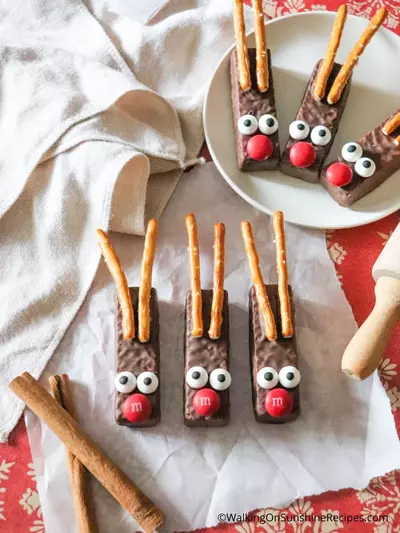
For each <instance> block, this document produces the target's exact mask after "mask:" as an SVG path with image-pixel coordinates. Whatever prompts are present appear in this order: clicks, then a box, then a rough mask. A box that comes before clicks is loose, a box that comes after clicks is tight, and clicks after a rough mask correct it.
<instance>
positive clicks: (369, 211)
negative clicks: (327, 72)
mask: <svg viewBox="0 0 400 533" xmlns="http://www.w3.org/2000/svg"><path fill="white" fill-rule="evenodd" d="M334 18H335V14H334V13H329V12H317V13H301V14H297V15H292V16H288V17H284V18H279V19H275V20H272V21H270V22H268V23H267V41H268V47H269V48H270V49H271V53H272V64H273V72H274V82H275V95H276V101H277V112H278V118H279V132H280V142H281V150H282V149H283V147H284V146H285V143H286V140H287V138H288V127H289V124H290V122H291V121H292V120H294V118H295V116H296V113H297V110H298V107H299V104H300V102H301V99H302V96H303V92H304V90H305V87H306V85H307V83H308V80H309V77H310V74H311V71H312V69H313V67H314V65H315V63H316V62H317V61H318V59H320V58H321V57H323V55H324V53H325V49H326V47H327V43H328V40H329V35H330V32H331V28H332V24H333V21H334ZM367 24H368V22H367V20H365V19H362V18H359V17H354V16H349V17H348V20H347V22H346V26H345V29H344V33H343V37H342V42H341V46H340V49H339V52H338V55H337V61H339V62H343V61H344V60H345V58H346V57H347V54H348V53H349V51H350V50H351V48H352V47H353V45H354V43H355V42H356V40H357V39H358V38H359V36H360V35H361V33H362V31H363V29H364V28H365V26H366V25H367ZM248 42H249V45H250V46H254V36H253V34H250V35H249V36H248ZM230 52H231V50H229V51H228V52H227V54H226V55H225V56H224V57H223V58H222V60H221V62H220V64H219V65H218V67H217V69H216V70H215V73H214V75H213V78H212V80H211V83H210V86H209V89H208V92H207V96H206V101H205V106H204V129H205V134H206V139H207V144H208V147H209V150H210V153H211V155H212V157H213V160H214V162H215V164H216V165H217V167H218V169H219V171H220V172H221V174H222V176H223V177H224V178H225V180H226V181H227V182H228V183H229V184H230V185H231V187H232V188H233V189H234V190H235V191H236V192H237V193H238V194H240V196H242V197H243V198H244V199H245V200H246V201H248V202H249V203H250V204H252V205H253V206H254V207H256V208H258V209H260V210H261V211H264V212H265V213H272V212H274V211H276V210H277V209H280V210H282V211H283V212H284V214H285V218H286V220H288V221H289V222H292V223H294V224H299V225H302V226H308V227H313V228H324V229H333V228H350V227H355V226H361V225H362V224H367V223H368V222H373V221H374V220H379V219H381V218H383V217H385V216H387V215H389V214H390V213H393V212H394V211H396V210H397V209H399V208H400V171H398V172H396V174H394V175H393V176H392V177H391V178H389V179H388V180H387V181H386V182H385V183H384V184H383V185H381V186H380V187H379V188H378V189H376V190H375V191H373V192H372V193H371V194H369V195H367V196H366V197H364V198H362V199H361V200H360V201H359V202H357V203H355V204H354V205H353V206H351V207H350V208H343V207H340V206H339V205H337V204H336V202H334V201H333V200H332V198H331V197H330V196H329V194H328V193H327V192H326V191H325V190H324V189H323V188H322V186H320V185H319V184H311V183H306V182H304V181H302V180H298V179H295V178H291V177H288V176H285V175H284V174H281V173H280V172H279V171H272V172H271V171H270V172H266V171H263V172H240V171H239V170H238V169H237V167H236V154H235V143H234V131H233V120H232V109H231V88H230V79H229V55H230ZM399 57H400V39H399V37H397V36H396V35H395V34H394V33H392V32H390V31H389V30H386V29H382V28H381V29H380V30H379V32H378V33H377V34H376V35H375V37H374V38H373V39H372V41H371V43H370V44H369V46H368V47H367V49H366V50H365V52H364V54H363V56H362V57H361V59H360V62H359V64H358V66H357V67H356V69H355V71H354V76H353V83H352V89H351V91H350V97H349V99H348V102H347V106H346V110H345V112H344V114H343V117H342V121H341V124H340V128H339V131H338V134H337V136H336V140H335V142H334V144H333V147H332V150H331V153H330V155H329V157H328V159H327V161H330V160H332V159H334V158H336V157H337V155H338V154H339V153H340V150H341V147H342V146H343V144H344V143H346V142H348V141H356V140H357V139H359V138H360V137H361V136H362V135H363V134H364V133H365V132H367V131H368V130H370V129H372V128H374V127H375V126H376V125H377V124H379V122H381V121H382V120H384V119H385V118H386V117H387V116H388V115H390V114H391V113H393V112H394V111H395V110H396V109H397V108H399V107H400V85H399V80H400V62H399Z"/></svg>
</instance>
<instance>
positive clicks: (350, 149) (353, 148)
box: [347, 144, 357, 154]
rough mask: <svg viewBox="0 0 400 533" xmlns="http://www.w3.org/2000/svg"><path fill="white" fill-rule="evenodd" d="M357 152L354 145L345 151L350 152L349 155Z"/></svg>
mask: <svg viewBox="0 0 400 533" xmlns="http://www.w3.org/2000/svg"><path fill="white" fill-rule="evenodd" d="M356 150H357V146H356V145H355V144H351V145H350V146H349V147H348V148H347V151H348V152H350V153H351V154H352V153H353V152H355V151H356Z"/></svg>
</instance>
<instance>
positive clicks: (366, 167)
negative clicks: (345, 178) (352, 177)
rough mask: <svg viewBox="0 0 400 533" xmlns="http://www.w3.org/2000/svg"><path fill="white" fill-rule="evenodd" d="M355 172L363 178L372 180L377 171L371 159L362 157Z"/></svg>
mask: <svg viewBox="0 0 400 533" xmlns="http://www.w3.org/2000/svg"><path fill="white" fill-rule="evenodd" d="M354 170H355V171H356V172H357V174H358V175H359V176H361V177H362V178H370V177H371V176H372V175H373V174H374V173H375V170H376V165H375V163H374V162H373V161H372V159H370V158H369V157H361V159H359V160H358V161H357V162H356V164H355V165H354Z"/></svg>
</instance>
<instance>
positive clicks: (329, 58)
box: [314, 4, 347, 102]
mask: <svg viewBox="0 0 400 533" xmlns="http://www.w3.org/2000/svg"><path fill="white" fill-rule="evenodd" d="M346 18H347V6H346V4H342V5H341V6H340V7H339V9H338V11H337V15H336V18H335V23H334V24H333V28H332V33H331V38H330V40H329V44H328V50H327V51H326V55H325V57H324V59H323V61H322V63H321V65H320V67H319V70H318V74H317V77H316V79H315V84H314V98H315V100H317V101H318V102H320V101H321V100H322V99H323V97H324V96H325V91H326V85H327V83H328V79H329V76H330V75H331V72H332V68H333V65H334V63H335V57H336V52H337V51H338V48H339V45H340V40H341V38H342V33H343V27H344V24H345V22H346Z"/></svg>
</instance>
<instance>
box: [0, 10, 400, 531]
mask: <svg viewBox="0 0 400 533" xmlns="http://www.w3.org/2000/svg"><path fill="white" fill-rule="evenodd" d="M246 3H250V0H246ZM263 3H264V10H265V13H266V14H267V15H269V16H270V17H277V16H283V15H287V14H290V13H296V12H301V11H307V10H326V9H328V10H331V11H335V10H336V9H337V7H338V6H339V5H340V4H341V3H342V1H338V0H318V3H315V2H314V1H313V0H264V2H263ZM347 3H348V6H349V11H350V13H354V14H356V15H361V16H365V17H370V16H371V15H372V14H373V13H375V11H376V9H377V8H379V7H380V6H381V5H382V4H384V5H385V6H386V7H387V9H388V10H389V12H390V16H389V17H388V20H387V23H386V26H387V27H388V28H389V29H391V30H392V31H394V32H395V33H397V34H399V35H400V2H398V0H348V2H347ZM399 221H400V214H399V213H395V214H393V215H391V216H390V217H387V218H385V219H384V220H381V221H379V222H375V223H373V224H370V225H368V226H363V227H361V228H356V229H349V230H341V231H333V232H330V233H329V232H328V233H327V247H328V251H329V254H330V256H331V258H332V261H334V263H335V267H336V271H337V275H338V277H339V279H340V281H341V283H342V286H343V290H344V292H345V294H346V297H347V298H348V300H349V302H350V305H351V307H352V309H353V312H354V316H355V318H356V320H357V322H358V324H361V323H362V322H363V321H364V320H365V318H366V317H367V316H368V314H369V312H370V310H371V309H372V307H373V303H374V294H373V280H372V276H371V268H372V265H373V263H374V262H375V260H376V258H377V256H378V255H379V253H380V251H381V250H382V248H383V246H384V245H385V243H386V241H387V240H388V238H389V237H390V235H391V233H392V231H393V230H394V228H395V227H396V225H397V224H398V223H399ZM380 376H381V379H382V382H383V386H384V387H385V389H386V391H387V394H388V396H389V398H390V402H391V406H392V411H393V415H394V418H395V422H396V428H397V432H398V434H399V435H400V325H399V326H398V327H397V328H396V330H395V332H394V335H393V337H392V339H391V342H390V344H389V347H388V349H387V352H386V354H385V357H384V360H383V361H382V363H381V365H380ZM382 452H383V453H384V449H383V450H382ZM259 513H260V515H266V517H267V519H268V520H269V522H267V520H265V522H267V523H264V524H263V523H262V521H263V520H259V521H254V522H252V523H251V522H249V521H246V522H241V523H237V524H224V525H222V524H221V525H220V526H218V527H215V528H211V529H208V530H207V531H208V532H210V533H211V532H217V531H218V532H221V533H222V532H224V533H226V532H229V533H265V532H267V533H274V532H281V533H283V532H285V531H293V533H303V532H304V533H307V532H308V531H309V532H310V533H311V532H313V533H334V532H336V531H343V532H344V531H351V532H353V533H358V532H371V533H400V472H399V471H395V472H391V473H388V474H387V475H386V476H384V477H380V478H376V479H373V480H371V482H370V484H369V486H368V487H367V488H366V489H364V490H361V491H355V490H350V489H349V490H342V491H339V492H329V493H325V494H322V495H320V496H313V497H309V498H304V499H301V500H297V501H295V502H294V503H293V504H292V505H291V506H290V507H289V508H287V509H282V510H279V511H276V510H273V509H262V510H260V511H259ZM282 513H286V516H288V517H293V519H295V517H296V516H299V515H308V516H310V517H312V516H313V515H314V516H315V515H317V516H321V517H323V518H322V520H321V521H315V522H314V523H312V522H310V521H303V522H300V521H297V522H295V521H291V522H289V521H287V522H283V521H282V520H281V521H279V520H276V519H275V517H276V516H277V515H279V514H282ZM329 513H332V514H333V515H342V519H345V518H346V515H347V518H348V520H350V519H352V520H353V521H352V522H348V523H347V524H346V523H343V522H335V521H333V520H332V519H330V518H329ZM383 515H386V516H387V517H388V518H387V519H383V520H382V519H381V518H380V517H381V516H383ZM353 517H354V518H353ZM361 520H363V522H362V523H361ZM202 531H203V530H202ZM204 531H205V530H204ZM0 532H4V533H6V532H7V533H25V532H26V533H45V529H44V523H43V519H42V514H41V509H40V501H39V497H38V493H37V490H36V483H35V475H34V470H33V465H32V459H31V454H30V451H29V444H28V437H27V434H26V429H25V426H24V423H23V421H22V420H21V421H20V423H19V424H18V427H17V428H16V430H15V431H14V432H13V433H12V435H11V438H10V441H9V443H8V445H0ZM47 533H54V532H47Z"/></svg>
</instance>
